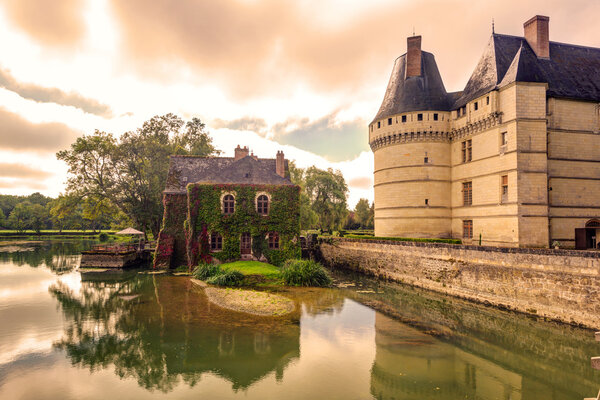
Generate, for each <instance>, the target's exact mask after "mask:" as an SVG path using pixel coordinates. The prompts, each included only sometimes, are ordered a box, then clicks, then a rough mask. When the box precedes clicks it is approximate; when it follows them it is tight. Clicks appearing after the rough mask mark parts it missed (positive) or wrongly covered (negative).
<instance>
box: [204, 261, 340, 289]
mask: <svg viewBox="0 0 600 400" xmlns="http://www.w3.org/2000/svg"><path fill="white" fill-rule="evenodd" d="M192 276H193V277H194V278H196V279H199V280H201V281H205V282H207V283H209V284H211V285H217V286H284V285H286V286H313V287H325V286H330V285H331V283H332V281H331V278H330V277H329V274H328V273H327V271H326V270H325V268H323V266H322V265H321V264H319V263H318V262H315V261H312V260H288V261H287V262H286V263H285V265H284V266H283V267H281V268H280V267H276V266H275V265H271V264H267V263H263V262H260V261H236V262H232V263H225V264H220V265H219V264H206V263H201V264H199V265H198V266H197V267H196V268H195V269H194V271H193V272H192Z"/></svg>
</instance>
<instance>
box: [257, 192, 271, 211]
mask: <svg viewBox="0 0 600 400" xmlns="http://www.w3.org/2000/svg"><path fill="white" fill-rule="evenodd" d="M256 211H257V212H258V213H259V214H261V215H267V214H268V213H269V198H268V197H267V196H266V195H264V194H261V195H260V196H258V198H257V199H256Z"/></svg>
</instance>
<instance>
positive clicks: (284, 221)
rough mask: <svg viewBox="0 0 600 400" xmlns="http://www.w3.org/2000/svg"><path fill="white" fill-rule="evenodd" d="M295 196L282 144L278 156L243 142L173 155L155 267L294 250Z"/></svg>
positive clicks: (286, 254)
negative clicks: (222, 151)
mask: <svg viewBox="0 0 600 400" xmlns="http://www.w3.org/2000/svg"><path fill="white" fill-rule="evenodd" d="M299 196H300V187H299V186H297V185H294V184H293V183H292V182H291V180H290V178H289V171H288V162H287V160H286V159H285V158H284V155H283V152H282V151H278V152H277V156H276V158H275V159H264V158H258V157H256V156H254V155H253V154H250V152H249V150H248V148H247V147H244V148H240V146H238V147H237V148H236V149H235V157H197V156H171V160H170V165H169V173H168V177H167V184H166V188H165V190H164V192H163V204H164V216H163V225H162V229H161V231H160V234H159V236H158V244H157V247H156V254H155V256H154V268H171V267H173V268H174V267H178V266H180V265H188V266H194V265H196V264H197V263H198V262H199V261H200V260H204V261H208V262H209V261H212V260H213V259H217V260H220V261H226V260H239V259H258V260H261V259H263V260H264V259H266V260H267V261H269V262H270V263H272V264H276V265H279V264H281V263H282V262H283V261H284V260H285V259H288V258H293V257H298V256H299V255H300V244H299V235H300V209H299Z"/></svg>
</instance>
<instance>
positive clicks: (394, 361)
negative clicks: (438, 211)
mask: <svg viewBox="0 0 600 400" xmlns="http://www.w3.org/2000/svg"><path fill="white" fill-rule="evenodd" d="M92 244H93V242H91V241H44V242H35V243H20V244H12V245H8V246H7V245H3V244H2V243H1V242H0V398H1V399H54V398H60V399H84V398H85V399H97V398H98V399H99V398H111V399H145V398H177V399H180V398H181V399H186V398H189V399H191V398H208V399H230V398H244V399H280V398H285V399H306V398H310V399H446V400H448V399H486V400H487V399H490V400H491V399H501V400H507V399H511V400H516V399H523V400H529V399H553V400H557V399H582V398H584V397H591V396H592V395H595V394H596V393H597V392H598V389H599V388H600V371H594V370H593V369H592V368H591V367H590V357H591V356H596V355H598V354H600V348H599V347H598V344H597V343H596V342H595V341H594V337H593V332H591V331H587V330H582V329H578V328H575V327H572V326H567V325H562V324H558V323H553V322H547V321H542V320H539V319H534V318H531V317H527V316H525V315H521V314H516V313H510V312H503V311H499V310H495V309H492V308H488V307H484V306H479V305H475V304H471V303H468V302H465V301H462V300H458V299H455V298H451V297H447V296H442V295H439V294H434V293H431V292H427V291H424V290H418V289H414V288H410V287H406V286H402V285H399V284H392V283H386V282H378V281H376V280H374V279H371V278H367V277H364V276H359V275H350V274H347V273H338V272H336V273H334V274H333V275H334V278H335V282H336V287H335V288H332V289H286V290H284V291H283V292H281V294H283V295H285V296H288V297H291V298H292V299H293V300H294V302H295V303H296V311H295V312H293V313H292V314H289V315H287V316H283V317H257V316H251V315H248V314H242V313H237V312H233V311H226V310H223V309H221V308H219V307H217V306H214V305H211V304H210V303H209V302H208V301H207V299H206V297H205V295H204V294H203V292H202V289H201V288H198V287H197V286H196V285H193V284H192V283H191V282H190V280H189V279H188V278H187V277H182V276H171V275H150V274H145V273H139V271H126V272H124V273H111V274H109V275H83V276H82V274H81V273H80V272H79V271H78V270H77V266H78V264H79V257H80V256H79V254H80V252H81V251H82V250H85V249H86V248H89V247H90V246H91V245H92Z"/></svg>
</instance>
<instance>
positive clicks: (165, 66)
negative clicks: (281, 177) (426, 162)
mask: <svg viewBox="0 0 600 400" xmlns="http://www.w3.org/2000/svg"><path fill="white" fill-rule="evenodd" d="M536 14H540V15H547V16H549V17H550V40H552V41H557V42H564V43H573V44H579V45H584V46H592V47H600V24H598V23H597V20H598V16H600V1H598V0H586V1H582V0H571V1H563V0H561V1H557V0H544V1H527V0H519V1H517V0H504V1H495V0H481V1H472V0H469V1H465V0H437V1H435V0H414V1H413V0H411V1H409V0H370V1H364V0H361V1H354V2H352V1H349V0H294V1H292V0H289V1H285V0H219V1H214V0H208V1H204V0H177V1H172V0H152V1H147V0H0V193H2V194H29V193H32V192H36V191H39V192H41V193H43V194H46V195H49V196H57V195H58V194H59V193H61V192H62V191H63V190H64V187H65V185H64V183H65V181H66V177H67V168H66V165H65V164H64V163H62V162H60V161H58V160H56V156H55V154H56V152H57V151H59V150H62V149H66V148H68V147H69V146H70V144H71V143H72V142H73V141H74V140H75V139H76V138H77V137H78V136H82V135H85V134H90V133H93V132H94V130H95V129H99V130H104V131H107V132H112V133H113V134H115V135H117V136H119V135H121V134H122V133H124V132H127V131H130V130H134V129H136V128H138V127H140V126H141V125H142V123H143V122H144V121H146V120H148V119H149V118H151V117H152V116H154V115H162V114H166V113H170V112H171V113H175V114H177V115H179V116H181V117H182V118H183V119H184V120H189V119H191V118H192V117H199V118H200V119H201V120H202V121H203V122H205V123H206V126H207V129H208V131H209V133H210V136H211V137H212V138H213V143H214V144H215V145H216V147H217V148H218V149H219V150H221V151H222V152H223V155H225V156H232V155H233V149H234V148H235V147H236V145H238V144H240V145H242V146H248V147H249V148H250V149H252V150H253V151H254V153H255V154H256V155H258V156H259V157H269V158H273V157H274V156H275V153H276V151H277V150H283V151H284V153H285V156H286V158H288V159H290V160H295V162H296V164H297V165H298V166H300V167H308V166H311V165H316V166H317V167H319V168H333V169H339V170H340V171H341V172H342V173H343V175H344V177H345V178H346V182H347V183H348V186H349V189H350V194H349V199H348V204H349V206H350V208H353V207H354V205H355V204H356V202H357V201H358V199H359V198H362V197H364V198H367V199H369V200H372V199H373V189H372V184H373V154H372V153H371V151H370V149H369V146H368V143H367V138H368V133H367V125H368V123H369V122H370V121H371V120H372V118H373V117H374V116H375V114H376V113H377V110H378V108H379V106H380V104H381V100H382V99H383V95H384V92H385V89H386V85H387V80H388V79H389V75H390V72H391V69H392V66H393V62H394V59H395V58H396V57H398V56H400V55H402V54H403V53H405V52H406V37H407V36H411V35H412V33H413V31H414V32H415V33H416V34H417V35H422V37H423V44H422V47H423V50H425V51H429V52H431V53H433V54H434V55H435V57H436V61H437V64H438V67H439V69H440V73H441V75H442V78H443V80H444V83H445V86H446V90H448V91H458V90H462V89H463V88H464V86H465V84H466V82H467V80H468V78H469V76H470V74H471V73H472V71H473V69H474V68H475V65H476V63H477V61H478V59H479V57H480V55H481V53H482V51H483V49H484V47H485V45H486V43H487V42H488V40H489V38H490V35H491V30H492V20H494V25H495V30H496V32H497V33H505V34H511V35H518V36H522V35H523V22H525V21H526V20H528V19H529V18H530V17H532V16H534V15H536Z"/></svg>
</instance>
